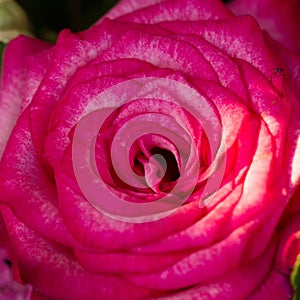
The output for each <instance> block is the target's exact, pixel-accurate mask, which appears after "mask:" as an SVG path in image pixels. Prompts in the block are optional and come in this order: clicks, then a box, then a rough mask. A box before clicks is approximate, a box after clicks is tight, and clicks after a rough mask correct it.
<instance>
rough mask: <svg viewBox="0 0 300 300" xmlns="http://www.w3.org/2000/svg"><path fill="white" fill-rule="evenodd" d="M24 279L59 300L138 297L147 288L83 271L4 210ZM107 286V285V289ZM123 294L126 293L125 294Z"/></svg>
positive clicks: (65, 250) (69, 255) (66, 254)
mask: <svg viewBox="0 0 300 300" xmlns="http://www.w3.org/2000/svg"><path fill="white" fill-rule="evenodd" d="M3 216H4V219H5V223H6V224H7V228H8V232H9V235H10V239H11V241H12V244H13V246H14V249H15V251H16V255H17V257H18V262H19V265H20V272H21V277H22V279H23V280H24V282H29V283H31V284H33V285H34V286H35V287H36V288H37V289H38V290H39V292H40V293H41V294H44V295H46V296H48V297H52V298H59V299H101V300H102V299H125V298H126V299H128V297H129V298H130V299H140V298H143V297H145V296H147V295H149V291H147V290H145V289H142V288H138V287H134V286H133V285H131V284H130V283H128V282H126V281H124V280H122V279H120V278H118V277H117V276H113V275H105V276H103V275H96V274H93V273H89V272H87V271H86V270H84V269H83V268H82V267H81V266H80V265H79V263H78V262H77V261H76V260H75V258H74V256H73V254H72V251H70V249H68V248H65V247H62V246H60V245H59V244H56V243H54V242H51V241H49V240H47V239H44V238H42V237H41V236H39V235H38V234H37V233H36V232H34V231H32V230H30V229H29V228H28V227H27V226H26V225H25V224H23V223H22V222H20V221H19V220H18V219H17V218H15V217H14V216H13V214H12V213H11V211H10V210H6V211H4V213H3ZM109 287H110V288H109ZM125 295H126V296H125Z"/></svg>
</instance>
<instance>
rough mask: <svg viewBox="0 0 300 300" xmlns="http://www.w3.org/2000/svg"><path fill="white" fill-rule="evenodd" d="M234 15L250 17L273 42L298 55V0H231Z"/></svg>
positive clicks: (299, 34)
mask: <svg viewBox="0 0 300 300" xmlns="http://www.w3.org/2000/svg"><path fill="white" fill-rule="evenodd" d="M228 7H229V8H230V9H231V10H232V11H233V13H235V14H236V15H248V14H249V15H252V16H254V17H255V18H256V20H257V21H258V22H259V24H260V26H261V27H262V29H264V30H266V31H267V32H268V33H269V34H270V35H271V36H272V37H273V38H274V39H275V40H277V41H278V42H279V43H281V44H282V45H284V46H285V47H287V48H289V49H291V50H292V51H294V52H295V53H297V54H298V55H299V54H300V31H299V27H300V3H299V1H298V0H290V1H280V0H265V1H260V0H233V1H230V3H229V4H228Z"/></svg>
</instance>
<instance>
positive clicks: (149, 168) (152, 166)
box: [133, 147, 180, 193]
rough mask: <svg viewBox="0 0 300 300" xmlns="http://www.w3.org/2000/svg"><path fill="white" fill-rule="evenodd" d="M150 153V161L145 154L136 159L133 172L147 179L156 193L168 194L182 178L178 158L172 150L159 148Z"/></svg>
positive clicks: (140, 154)
mask: <svg viewBox="0 0 300 300" xmlns="http://www.w3.org/2000/svg"><path fill="white" fill-rule="evenodd" d="M149 152H150V154H151V157H150V158H149V159H148V158H147V157H146V155H145V154H143V153H139V154H138V155H137V156H136V157H135V160H134V165H133V170H134V172H135V173H136V174H137V175H140V176H143V177H144V178H145V180H146V181H147V183H148V185H149V186H150V187H151V188H152V190H153V191H154V192H156V193H159V192H166V193H167V192H169V191H170V190H171V189H172V187H173V186H174V184H175V183H176V180H177V179H178V178H179V177H180V172H179V168H178V164H177V161H176V158H175V156H174V154H173V153H172V152H171V151H170V150H167V149H162V148H159V147H154V148H153V149H151V150H150V151H149Z"/></svg>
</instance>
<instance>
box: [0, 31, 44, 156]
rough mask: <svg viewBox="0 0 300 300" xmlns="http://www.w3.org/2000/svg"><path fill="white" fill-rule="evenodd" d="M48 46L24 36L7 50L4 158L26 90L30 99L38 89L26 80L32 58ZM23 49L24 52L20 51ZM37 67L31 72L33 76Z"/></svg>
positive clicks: (1, 99) (1, 97)
mask: <svg viewBox="0 0 300 300" xmlns="http://www.w3.org/2000/svg"><path fill="white" fill-rule="evenodd" d="M47 48H49V44H47V43H45V42H42V41H39V40H36V39H31V38H28V37H25V36H20V37H18V38H17V39H15V40H14V41H12V42H10V43H9V44H8V45H7V47H6V49H5V54H4V59H3V66H2V74H3V75H2V78H1V94H0V116H1V118H0V127H1V131H0V157H1V156H2V153H3V151H4V149H5V145H6V142H7V140H8V137H9V135H10V133H11V130H12V128H13V126H14V124H15V122H16V119H17V117H18V115H19V113H20V111H21V106H22V102H23V101H24V93H25V95H27V97H28V98H30V96H32V95H33V93H34V90H35V84H34V83H32V86H30V87H29V86H26V87H25V79H26V78H27V76H28V75H29V74H28V66H29V65H28V58H30V57H31V56H33V55H36V53H38V52H40V51H42V50H44V49H47ZM20 49H22V51H19V50H20ZM44 64H46V65H47V61H45V62H44V63H41V62H39V63H38V64H37V66H35V67H36V68H38V67H41V68H44V67H45V66H44ZM33 70H35V68H33ZM33 70H32V71H30V75H33V73H34V71H33ZM40 75H42V74H40ZM40 78H41V76H38V75H37V76H34V77H33V80H37V81H39V80H40ZM25 97H26V96H25Z"/></svg>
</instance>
